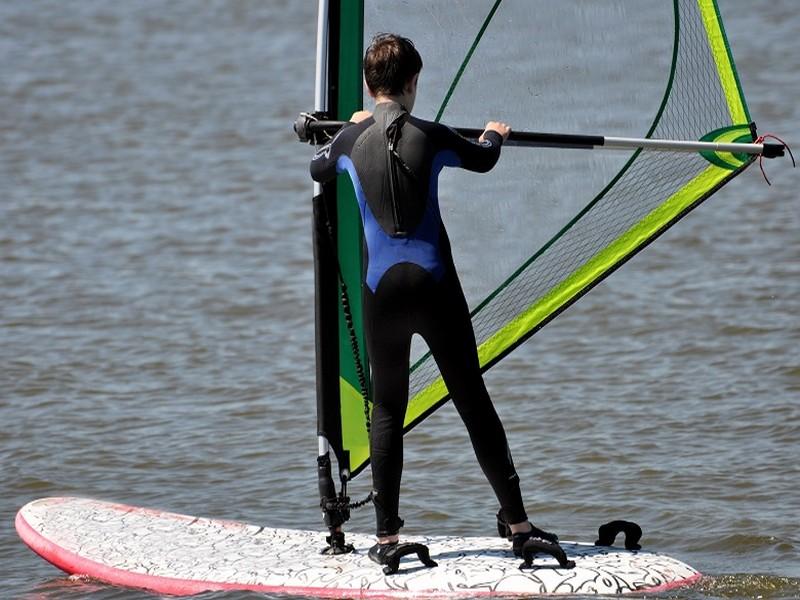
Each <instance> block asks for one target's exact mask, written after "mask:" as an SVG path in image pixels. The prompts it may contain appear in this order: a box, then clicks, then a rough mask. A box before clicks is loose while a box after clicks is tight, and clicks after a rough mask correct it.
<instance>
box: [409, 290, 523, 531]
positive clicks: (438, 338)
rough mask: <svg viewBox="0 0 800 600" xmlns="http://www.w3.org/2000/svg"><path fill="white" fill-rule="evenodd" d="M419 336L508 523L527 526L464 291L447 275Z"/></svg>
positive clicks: (517, 484)
mask: <svg viewBox="0 0 800 600" xmlns="http://www.w3.org/2000/svg"><path fill="white" fill-rule="evenodd" d="M430 306H431V311H430V315H429V318H428V319H427V320H426V323H425V324H424V331H422V332H421V333H422V335H423V337H424V338H425V340H426V341H427V343H428V346H429V348H430V349H431V352H432V354H433V357H434V358H435V359H436V363H437V365H438V366H439V370H440V371H441V373H442V377H443V378H444V381H445V383H446V384H447V389H448V391H449V392H450V395H451V397H452V399H453V404H454V405H455V407H456V410H457V411H458V413H459V415H460V416H461V419H462V420H463V421H464V425H465V426H466V428H467V431H468V433H469V436H470V440H471V442H472V446H473V448H474V450H475V455H476V457H477V459H478V463H479V464H480V466H481V469H482V470H483V472H484V474H485V475H486V478H487V479H488V480H489V483H490V484H491V486H492V489H493V490H494V492H495V495H496V496H497V499H498V501H499V502H500V506H501V508H502V512H503V514H504V516H505V518H506V522H507V523H512V524H513V525H514V528H515V529H523V530H524V529H525V528H526V527H527V515H526V514H525V507H524V505H523V502H522V495H521V493H520V487H519V477H518V476H517V472H516V469H515V467H514V462H513V459H512V457H511V452H510V450H509V448H508V442H507V440H506V434H505V430H504V428H503V425H502V423H501V421H500V418H499V417H498V415H497V412H496V411H495V408H494V405H493V404H492V401H491V399H490V397H489V393H488V391H487V390H486V386H485V384H484V382H483V376H482V375H481V372H480V365H479V362H478V353H477V349H476V344H475V334H474V332H473V329H472V323H471V321H470V316H469V310H468V308H467V303H466V300H465V299H464V294H463V292H462V291H461V286H460V285H459V283H458V281H457V279H456V278H455V277H454V276H452V275H450V276H445V278H444V279H443V280H442V281H441V282H440V283H439V284H437V286H436V291H435V293H434V294H433V297H432V298H431V303H430Z"/></svg>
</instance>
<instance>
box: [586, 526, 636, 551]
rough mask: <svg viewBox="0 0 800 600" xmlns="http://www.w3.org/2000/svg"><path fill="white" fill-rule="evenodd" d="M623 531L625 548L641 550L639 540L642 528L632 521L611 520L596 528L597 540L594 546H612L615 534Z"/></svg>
mask: <svg viewBox="0 0 800 600" xmlns="http://www.w3.org/2000/svg"><path fill="white" fill-rule="evenodd" d="M621 532H625V548H626V549H627V550H641V549H642V547H641V546H640V545H639V540H640V539H642V528H641V527H639V526H638V525H637V524H636V523H634V522H633V521H611V522H610V523H606V524H605V525H602V526H601V527H600V529H599V530H598V540H597V541H596V542H595V543H594V545H595V546H613V545H614V540H616V538H617V534H619V533H621Z"/></svg>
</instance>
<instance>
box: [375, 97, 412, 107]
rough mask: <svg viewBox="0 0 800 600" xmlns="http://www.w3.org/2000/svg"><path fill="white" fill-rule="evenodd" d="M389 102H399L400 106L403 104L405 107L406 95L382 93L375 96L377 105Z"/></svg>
mask: <svg viewBox="0 0 800 600" xmlns="http://www.w3.org/2000/svg"><path fill="white" fill-rule="evenodd" d="M389 102H395V103H397V104H399V105H400V106H402V107H403V108H405V107H406V97H405V95H403V96H384V95H380V96H376V97H375V105H376V106H377V105H378V104H387V103H389Z"/></svg>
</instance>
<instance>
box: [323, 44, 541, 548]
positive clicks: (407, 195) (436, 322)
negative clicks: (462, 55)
mask: <svg viewBox="0 0 800 600" xmlns="http://www.w3.org/2000/svg"><path fill="white" fill-rule="evenodd" d="M421 69H422V59H421V58H420V55H419V53H418V52H417V50H416V48H415V47H414V45H413V43H412V42H411V41H410V40H408V39H406V38H403V37H400V36H397V35H393V34H381V35H379V36H376V37H375V38H374V39H373V41H372V43H371V44H370V46H369V48H368V49H367V51H366V53H365V56H364V79H365V83H366V85H367V88H368V91H369V94H370V95H371V96H372V97H373V98H374V99H375V103H376V104H375V111H374V113H369V112H367V111H359V112H357V113H355V114H354V115H353V117H352V118H351V122H350V123H348V124H347V125H345V126H344V127H343V128H342V129H341V130H340V131H339V132H338V134H337V135H336V136H335V137H334V139H333V140H332V141H330V142H329V143H328V144H326V145H325V146H323V147H322V148H320V149H319V151H318V152H317V153H316V154H315V156H314V158H313V160H312V161H311V166H310V170H311V176H312V178H313V179H314V180H315V181H319V182H327V181H330V180H332V179H333V178H335V177H336V176H337V175H338V174H339V173H347V174H348V176H349V177H350V180H351V181H352V184H353V187H354V188H355V195H356V198H357V201H358V205H359V209H360V212H361V219H362V225H363V229H364V241H365V248H364V282H363V286H362V289H363V308H364V315H363V316H364V329H365V337H366V345H367V352H368V354H369V358H370V365H371V367H372V385H373V411H372V427H371V435H370V445H371V449H370V456H371V461H372V477H373V487H374V492H375V493H374V503H375V511H376V518H377V537H378V544H376V546H375V547H373V549H372V550H371V551H370V557H371V558H372V559H373V560H375V561H376V562H379V563H381V562H383V560H384V558H385V555H386V553H387V552H388V551H389V550H390V549H391V547H392V546H394V545H396V544H397V543H398V539H399V535H398V533H399V530H400V528H401V527H402V526H403V521H402V520H401V519H400V517H399V514H398V512H399V495H400V479H401V473H402V468H403V418H404V416H405V412H406V406H407V404H408V388H409V356H410V348H411V338H412V335H413V334H414V333H418V334H419V335H421V336H422V337H423V339H424V340H425V341H426V343H427V344H428V347H429V349H430V351H431V353H432V355H433V357H434V359H435V360H436V363H437V365H438V367H439V370H440V371H441V374H442V377H443V378H444V381H445V383H446V385H447V389H448V391H449V393H450V396H451V398H452V399H453V403H454V404H455V407H456V410H457V411H458V413H459V415H460V416H461V418H462V420H463V421H464V424H465V425H466V428H467V431H468V432H469V436H470V440H471V442H472V445H473V448H474V450H475V453H476V455H477V458H478V462H479V464H480V466H481V468H482V469H483V472H484V474H485V475H486V477H487V479H488V480H489V483H490V484H491V486H492V489H493V490H494V492H495V495H496V496H497V499H498V501H499V503H500V507H501V508H500V512H499V513H498V521H502V522H503V523H504V524H506V531H507V534H508V536H509V538H510V539H512V541H513V547H514V549H515V551H520V549H521V547H522V544H523V543H524V542H525V541H527V539H528V538H530V537H532V536H536V537H544V538H545V539H547V540H550V541H554V542H555V541H556V540H557V538H556V536H554V535H553V534H548V533H547V532H544V531H541V530H539V529H537V528H536V527H534V526H533V525H531V524H530V523H529V522H528V520H527V515H526V513H525V508H524V506H523V502H522V496H521V493H520V487H519V477H518V476H517V472H516V469H515V467H514V463H513V460H512V458H511V453H510V451H509V448H508V443H507V441H506V434H505V431H504V429H503V425H502V423H501V422H500V419H499V417H498V415H497V413H496V411H495V409H494V406H493V405H492V402H491V399H490V398H489V394H488V392H487V390H486V386H485V385H484V382H483V377H482V375H481V371H480V365H479V362H478V353H477V349H476V342H475V334H474V332H473V328H472V323H471V321H470V315H469V309H468V307H467V302H466V300H465V298H464V293H463V291H462V289H461V284H460V282H459V279H458V275H457V274H456V270H455V266H454V264H453V258H452V255H451V251H450V242H449V240H448V237H447V232H446V231H445V228H444V225H443V223H442V219H441V215H440V212H439V201H438V196H437V179H438V176H439V173H440V172H441V170H442V169H443V168H444V167H461V168H464V169H468V170H470V171H477V172H481V173H483V172H486V171H489V170H490V169H491V168H492V167H493V166H494V165H495V163H496V162H497V160H498V159H499V157H500V149H501V147H502V144H503V141H504V140H505V139H506V138H507V137H508V134H509V131H510V129H509V127H508V126H507V125H505V124H504V123H500V122H494V121H491V122H489V123H488V124H487V125H486V130H485V131H484V132H483V134H482V135H481V137H480V138H479V140H478V142H477V143H475V142H472V141H469V140H467V139H465V138H463V137H461V136H460V135H458V134H457V133H456V132H455V131H453V130H452V129H450V128H448V127H446V126H444V125H441V124H439V123H434V122H431V121H424V120H422V119H418V118H416V117H414V116H412V115H411V114H410V112H411V110H412V109H413V107H414V100H415V98H416V93H417V82H418V78H419V73H420V71H421Z"/></svg>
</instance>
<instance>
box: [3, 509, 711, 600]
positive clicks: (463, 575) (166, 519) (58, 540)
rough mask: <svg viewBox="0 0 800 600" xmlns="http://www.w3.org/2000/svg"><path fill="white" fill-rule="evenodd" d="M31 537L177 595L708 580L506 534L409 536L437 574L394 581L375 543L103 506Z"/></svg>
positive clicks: (26, 520)
mask: <svg viewBox="0 0 800 600" xmlns="http://www.w3.org/2000/svg"><path fill="white" fill-rule="evenodd" d="M15 524H16V528H17V532H18V533H19V535H20V537H21V538H22V540H23V541H24V542H25V543H26V544H27V545H28V546H29V547H30V548H31V549H32V550H33V551H34V552H36V553H37V554H38V555H40V556H41V557H42V558H44V559H45V560H47V561H49V562H50V563H52V564H53V565H55V566H56V567H58V568H59V569H61V570H63V571H65V572H67V573H69V574H71V575H78V576H84V577H87V578H91V579H93V580H97V581H101V582H105V583H108V584H112V585H119V586H127V587H135V588H143V589H147V590H150V591H153V592H157V593H162V594H173V595H190V594H197V593H200V592H204V591H212V590H255V591H260V592H268V593H269V592H272V593H281V594H302V595H306V596H319V597H356V596H357V597H371V598H382V597H384V598H389V597H408V596H423V597H458V596H484V595H485V596H491V595H515V596H537V595H553V594H624V593H631V592H638V593H642V592H656V591H663V590H667V589H672V588H675V587H678V586H684V585H689V584H691V583H693V582H695V581H697V580H698V579H699V578H700V577H701V575H700V573H699V572H698V571H696V570H695V569H693V568H692V567H690V566H688V565H686V564H684V563H682V562H680V561H678V560H676V559H674V558H670V557H669V556H665V555H663V554H658V553H653V552H645V551H628V550H624V549H620V548H603V547H597V546H594V545H593V544H586V543H575V542H562V543H561V546H562V547H563V548H564V550H565V551H566V553H567V555H568V557H569V558H570V559H571V560H574V561H575V565H576V566H575V568H573V569H562V568H559V567H558V563H557V562H556V561H555V560H554V559H553V558H551V557H549V556H542V557H539V556H537V557H536V558H535V559H534V561H533V568H531V569H525V570H521V569H520V564H521V559H519V558H516V557H514V555H513V553H512V552H511V549H510V544H509V542H508V541H507V540H504V539H502V538H499V537H458V536H426V537H413V536H407V537H405V536H404V541H409V542H415V541H416V542H421V543H424V544H426V545H427V546H428V547H429V548H430V553H431V558H432V559H433V560H435V561H436V562H437V563H438V566H437V567H434V568H427V567H425V566H423V565H422V564H421V563H420V562H418V561H416V560H412V559H411V558H410V557H406V558H404V559H403V561H402V562H401V564H400V570H399V572H397V573H395V574H392V575H385V574H384V573H383V572H382V570H381V567H380V566H379V565H376V564H375V563H373V562H372V561H371V560H370V559H369V558H368V556H367V551H368V549H369V548H370V546H372V544H373V543H374V538H373V537H372V536H369V535H359V534H354V533H348V534H347V541H348V543H352V544H353V545H354V546H355V552H353V553H350V554H342V555H336V556H328V555H321V554H320V550H321V548H323V547H324V546H325V545H326V544H325V533H323V532H319V531H299V530H292V529H274V528H270V527H262V526H259V525H253V524H247V523H241V522H236V521H226V520H220V519H207V518H200V517H192V516H188V515H182V514H176V513H171V512H164V511H161V510H153V509H149V508H139V507H134V506H127V505H124V504H116V503H111V502H104V501H101V500H93V499H88V498H70V497H62V498H44V499H40V500H35V501H33V502H30V503H29V504H26V505H25V506H24V507H22V508H21V509H20V510H19V512H18V513H17V517H16V523H15Z"/></svg>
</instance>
